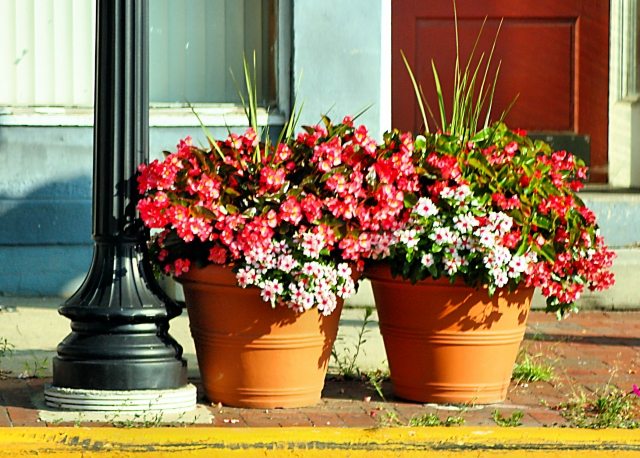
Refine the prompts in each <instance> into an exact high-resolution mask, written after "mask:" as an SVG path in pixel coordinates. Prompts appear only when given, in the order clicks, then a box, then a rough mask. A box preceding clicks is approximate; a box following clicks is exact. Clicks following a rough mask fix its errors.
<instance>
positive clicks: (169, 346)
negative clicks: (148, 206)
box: [53, 243, 187, 390]
mask: <svg viewBox="0 0 640 458" xmlns="http://www.w3.org/2000/svg"><path fill="white" fill-rule="evenodd" d="M137 251H138V250H137V246H136V244H135V243H126V244H125V243H120V244H111V243H96V247H95V256H94V260H93V264H92V267H91V270H90V271H89V274H88V276H87V279H86V280H85V282H84V284H83V285H82V287H81V288H80V289H79V290H78V292H77V293H76V294H75V295H74V296H73V297H71V298H70V299H69V300H68V301H67V302H66V303H65V305H63V306H62V307H61V308H60V313H61V314H62V315H64V316H66V317H68V318H70V319H71V320H72V322H71V330H72V333H71V334H70V335H69V336H67V337H66V338H65V339H64V340H63V341H62V343H60V345H58V356H57V357H55V358H54V359H53V383H54V385H55V386H59V387H67V388H81V389H97V390H103V389H106V390H137V389H165V388H166V389H171V388H177V387H180V386H183V385H185V384H186V383H187V374H186V362H185V361H184V360H183V359H182V348H181V347H180V345H178V343H177V342H176V341H175V340H173V338H172V337H171V336H170V335H169V333H168V331H169V318H170V317H172V316H175V315H177V314H179V313H180V308H179V307H178V306H177V305H175V304H172V302H171V300H170V299H169V298H167V297H164V295H163V293H162V292H161V291H160V290H159V289H158V290H157V291H151V290H150V287H153V285H155V283H152V282H149V281H148V278H147V277H148V276H149V275H151V272H149V271H146V270H149V269H148V268H145V266H146V264H145V263H143V262H142V259H143V256H142V255H141V254H139V253H137ZM151 280H152V281H153V278H152V279H151ZM167 303H168V304H171V305H172V307H171V308H169V309H168V310H167V305H166V304H167Z"/></svg>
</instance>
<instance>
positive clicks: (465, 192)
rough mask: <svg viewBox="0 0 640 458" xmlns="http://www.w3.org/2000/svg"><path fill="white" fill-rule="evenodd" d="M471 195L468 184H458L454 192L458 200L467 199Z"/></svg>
mask: <svg viewBox="0 0 640 458" xmlns="http://www.w3.org/2000/svg"><path fill="white" fill-rule="evenodd" d="M470 195H471V189H470V188H469V186H467V185H466V184H463V185H460V186H458V187H457V188H456V190H455V193H454V197H455V199H456V200H457V201H458V202H464V201H465V199H466V198H467V197H468V196H470Z"/></svg>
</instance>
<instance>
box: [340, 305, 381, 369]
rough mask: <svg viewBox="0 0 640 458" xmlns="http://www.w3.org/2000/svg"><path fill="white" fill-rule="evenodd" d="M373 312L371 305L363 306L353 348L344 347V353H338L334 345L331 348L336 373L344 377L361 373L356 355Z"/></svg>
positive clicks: (363, 342)
mask: <svg viewBox="0 0 640 458" xmlns="http://www.w3.org/2000/svg"><path fill="white" fill-rule="evenodd" d="M372 314H373V307H365V309H364V316H363V317H362V325H361V326H360V328H359V329H358V334H357V336H356V343H355V345H354V346H353V349H350V348H345V349H344V354H338V352H337V350H336V348H335V346H334V347H333V349H332V350H331V356H332V357H333V360H334V361H335V363H336V366H337V368H338V373H339V374H340V375H341V376H342V377H344V378H345V379H355V378H358V377H360V376H361V375H362V373H361V371H360V368H358V365H357V363H358V356H360V353H362V352H363V351H364V350H363V346H364V344H365V343H366V342H367V339H366V336H367V334H368V333H369V331H370V330H369V329H368V326H369V323H371V315H372Z"/></svg>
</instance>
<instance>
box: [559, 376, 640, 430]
mask: <svg viewBox="0 0 640 458" xmlns="http://www.w3.org/2000/svg"><path fill="white" fill-rule="evenodd" d="M558 409H559V410H560V414H561V415H562V417H563V418H564V419H565V420H567V422H568V423H569V425H570V426H572V427H574V428H591V429H602V428H625V429H631V428H638V427H640V421H638V419H637V417H638V413H639V405H638V397H637V396H636V395H635V394H632V393H625V392H624V391H622V390H620V389H618V388H616V387H614V386H612V385H607V386H606V387H605V388H604V389H603V390H598V391H596V392H595V393H592V394H585V393H584V392H581V393H580V394H579V395H577V396H575V397H574V399H573V400H571V401H570V402H567V403H562V404H560V406H559V407H558Z"/></svg>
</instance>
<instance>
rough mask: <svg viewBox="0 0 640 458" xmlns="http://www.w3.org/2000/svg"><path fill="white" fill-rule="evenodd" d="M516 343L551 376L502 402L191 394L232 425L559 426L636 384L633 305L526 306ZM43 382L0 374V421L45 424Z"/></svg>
mask: <svg viewBox="0 0 640 458" xmlns="http://www.w3.org/2000/svg"><path fill="white" fill-rule="evenodd" d="M522 350H523V351H526V352H527V353H529V354H530V355H534V356H535V357H537V358H538V359H539V360H540V361H542V362H547V363H549V364H551V365H552V366H553V368H554V372H555V378H554V379H553V380H552V381H551V382H536V383H528V384H519V385H517V384H515V383H512V385H511V387H510V389H509V393H508V396H507V399H506V401H505V402H504V403H501V404H496V405H490V406H483V407H480V408H478V407H477V406H470V407H468V408H467V409H464V408H463V409H462V410H451V409H450V408H449V409H447V408H446V407H447V406H433V405H428V406H426V405H423V404H419V403H412V402H406V401H403V400H400V399H396V398H394V396H393V394H392V391H391V385H390V383H389V382H388V381H387V382H384V383H383V385H382V388H383V394H384V397H385V399H386V401H383V400H382V399H381V398H380V396H379V395H378V394H377V392H376V391H375V389H373V387H372V386H370V385H369V384H367V383H365V382H363V381H358V380H350V381H348V380H341V379H340V378H338V377H332V376H330V377H328V379H327V382H326V386H325V390H324V391H323V398H322V400H321V402H320V403H319V404H318V405H316V406H312V407H305V408H302V409H274V410H264V409H256V410H251V409H237V408H229V407H225V406H217V405H210V404H209V403H207V401H206V400H205V399H203V396H202V394H201V393H200V396H199V399H200V402H202V404H203V405H206V406H208V408H209V409H210V411H211V413H212V414H213V416H214V423H213V424H214V425H216V426H221V427H234V428H242V427H246V426H258V427H259V426H345V427H375V426H381V425H400V424H402V425H406V424H408V422H409V421H410V419H411V418H415V417H419V416H423V415H425V414H428V413H435V414H437V415H438V416H439V418H440V419H441V420H444V419H446V418H447V416H461V417H462V418H464V419H465V424H466V425H494V422H493V420H492V419H491V413H492V412H493V411H494V410H495V409H498V411H500V412H501V413H502V414H503V415H504V416H505V417H508V416H510V415H511V413H513V412H514V411H516V410H520V411H522V412H523V413H524V417H523V419H522V422H523V424H524V425H528V426H563V425H566V422H565V420H564V419H563V418H562V416H561V415H560V413H559V412H558V410H557V409H556V408H554V407H557V406H558V405H559V404H560V403H562V402H567V401H569V400H571V398H572V397H573V396H575V395H578V394H580V393H581V392H583V391H584V392H587V393H589V392H593V391H600V390H603V389H604V388H605V387H606V386H607V385H608V384H613V385H615V386H617V387H618V388H620V389H621V390H623V391H630V390H631V387H632V385H633V384H634V383H637V384H640V312H597V311H583V312H581V313H580V314H577V315H574V316H572V317H570V318H568V319H567V320H564V321H561V322H558V321H557V320H556V319H555V317H554V316H553V315H547V314H544V313H542V312H532V313H531V315H530V318H529V324H528V329H527V335H526V337H525V341H524V342H523V344H522ZM47 382H49V380H47V379H28V380H24V379H17V378H11V377H8V378H4V379H2V380H0V426H48V425H47V424H46V423H45V422H39V421H38V413H37V410H36V408H35V407H34V405H35V404H34V403H35V402H36V400H38V399H40V400H41V399H42V391H43V387H44V384H45V383H47ZM194 383H196V384H197V381H194ZM104 424H105V425H108V424H109V423H108V422H106V423H104ZM57 425H59V424H57ZM91 425H92V426H96V424H95V423H92V424H91ZM49 426H54V424H52V425H49ZM194 426H198V425H194Z"/></svg>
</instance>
